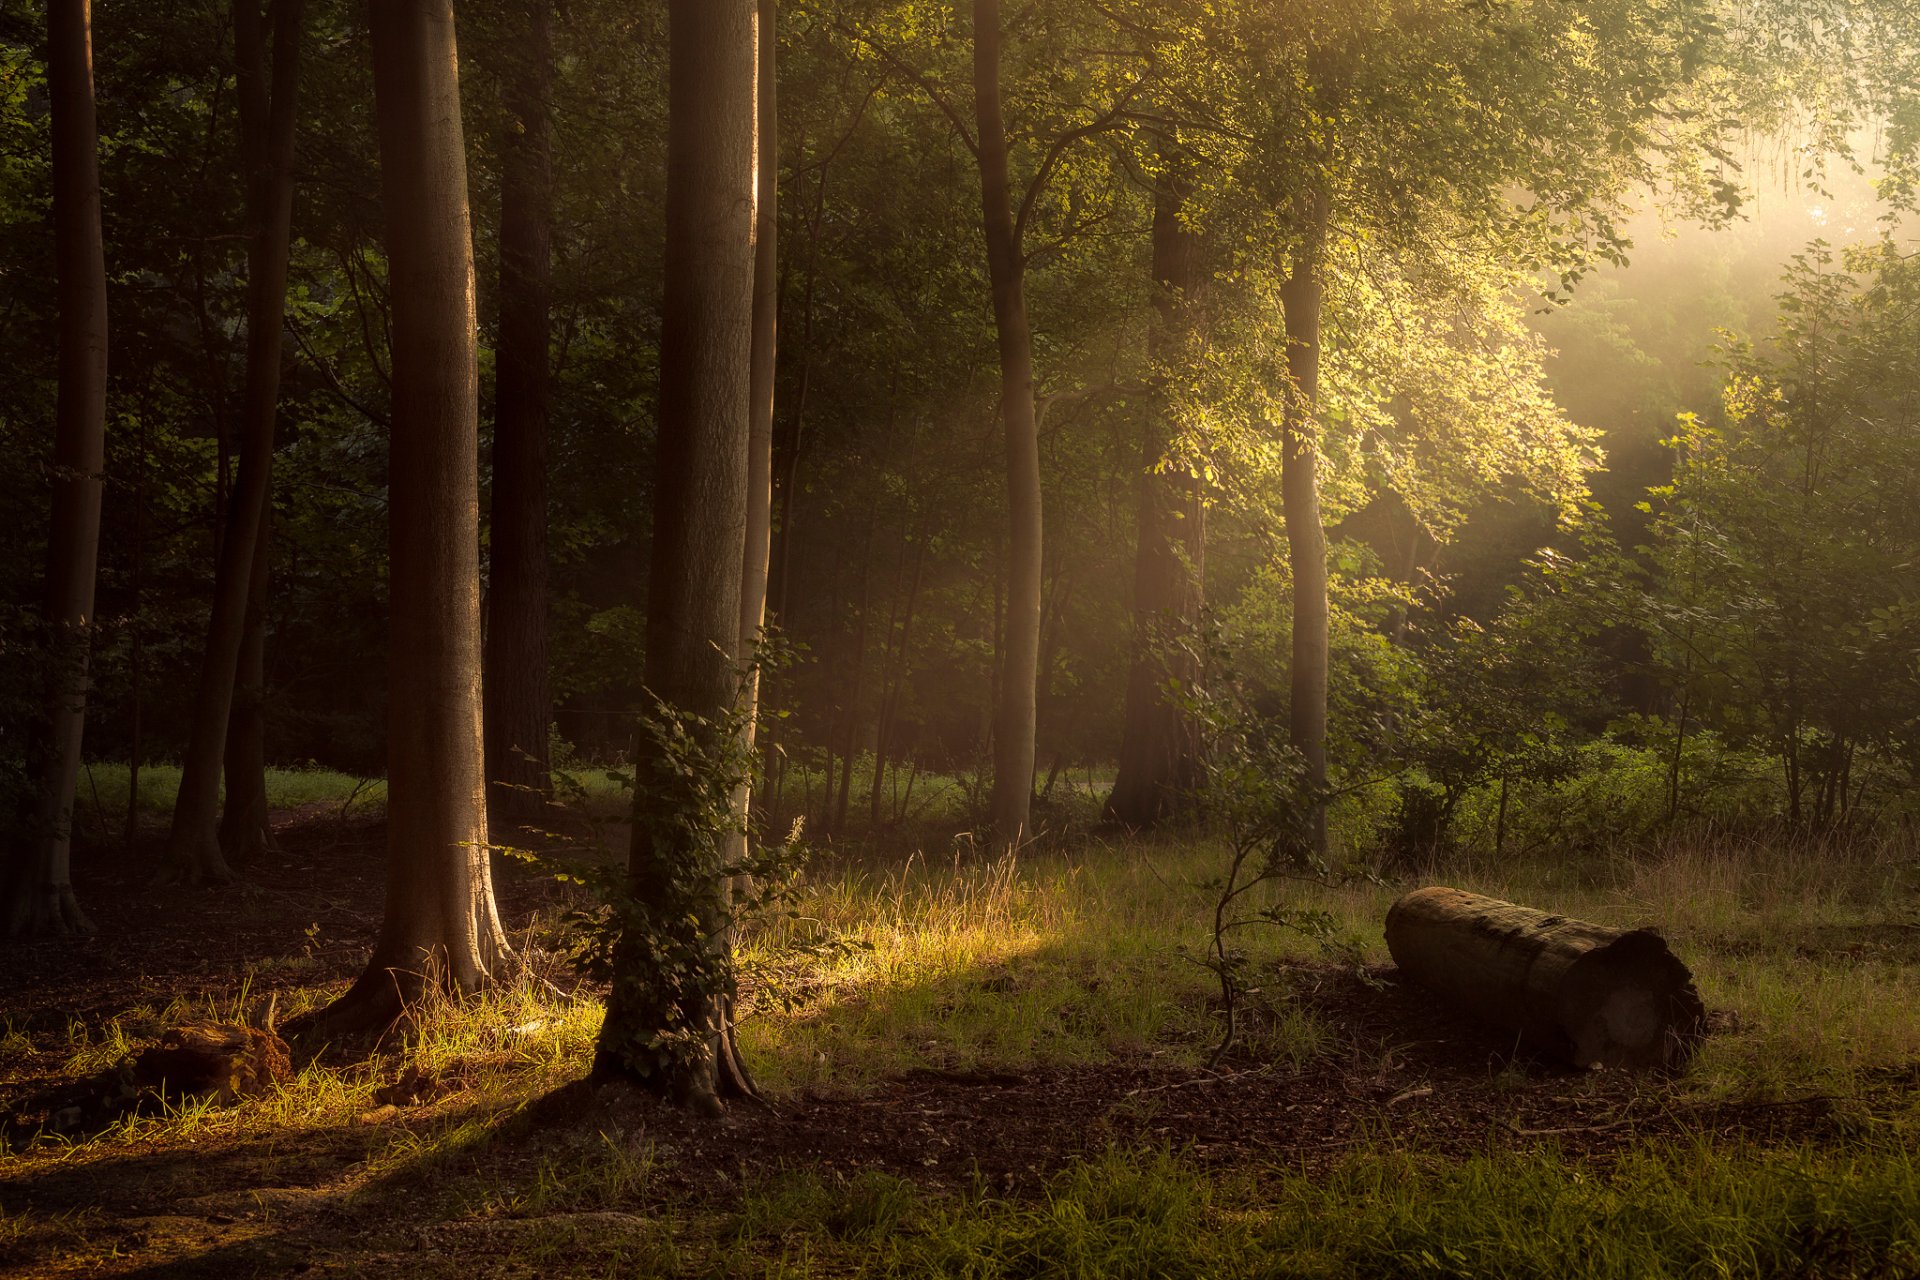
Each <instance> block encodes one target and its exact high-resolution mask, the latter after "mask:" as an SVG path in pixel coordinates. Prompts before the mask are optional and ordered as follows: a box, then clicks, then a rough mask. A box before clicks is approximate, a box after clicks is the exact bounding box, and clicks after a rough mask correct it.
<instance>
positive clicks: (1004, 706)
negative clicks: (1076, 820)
mask: <svg viewBox="0 0 1920 1280" xmlns="http://www.w3.org/2000/svg"><path fill="white" fill-rule="evenodd" d="M973 92H974V114H975V121H976V124H977V129H978V133H979V160H980V210H981V222H982V226H983V228H984V230H985V233H986V241H987V279H988V282H989V285H990V287H991V289H992V291H993V323H994V330H995V333H996V334H997V336H998V339H999V350H1000V416H1001V425H1002V428H1003V430H1004V432H1005V436H1006V465H1007V610H1006V618H1005V623H1004V628H1003V631H1002V637H1001V644H1000V663H999V666H1000V688H999V695H998V702H997V705H996V707H995V709H994V718H993V795H992V798H991V801H990V813H991V816H992V819H993V839H994V843H995V844H996V845H998V846H1000V847H1002V848H1012V847H1015V846H1017V845H1019V844H1020V843H1021V841H1023V840H1025V839H1027V838H1029V837H1030V836H1031V835H1032V834H1033V833H1032V830H1031V829H1030V824H1031V812H1032V807H1033V753H1034V727H1035V715H1036V706H1035V702H1036V699H1035V693H1036V684H1037V681H1038V679H1039V669H1040V612H1041V600H1040V596H1041V554H1040V552H1041V534H1042V530H1041V511H1040V436H1039V424H1038V422H1037V421H1036V417H1035V410H1034V400H1033V335H1032V331H1031V329H1030V328H1029V326H1028V321H1027V286H1026V264H1025V261H1024V259H1023V257H1022V254H1021V252H1020V243H1019V237H1018V235H1017V234H1016V231H1015V224H1014V216H1013V195H1012V191H1011V188H1010V186H1009V181H1008V177H1007V126H1006V120H1005V117H1004V114H1003V112H1002V110H1001V105H1000V3H999V0H974V5H973Z"/></svg>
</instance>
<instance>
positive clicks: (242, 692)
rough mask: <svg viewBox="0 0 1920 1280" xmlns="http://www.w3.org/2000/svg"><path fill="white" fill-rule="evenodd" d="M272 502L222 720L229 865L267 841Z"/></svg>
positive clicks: (254, 855) (255, 855)
mask: <svg viewBox="0 0 1920 1280" xmlns="http://www.w3.org/2000/svg"><path fill="white" fill-rule="evenodd" d="M272 528H273V503H272V502H271V501H269V502H268V503H267V506H266V509H265V510H263V511H262V512H261V513H260V530H259V532H258V534H257V535H256V536H255V537H254V543H253V575H252V578H251V580H250V582H249V584H248V586H247V623H246V633H245V635H244V636H243V637H242V638H241V641H240V663H239V667H238V669H237V670H235V672H234V677H233V711H232V713H231V714H230V715H229V716H228V719H227V765H226V774H227V799H226V807H225V808H224V809H223V810H222V812H221V817H220V851H221V852H222V853H224V854H225V855H226V858H227V862H228V864H229V865H234V866H245V865H246V864H247V863H249V862H255V861H257V860H259V859H260V858H261V857H262V856H263V855H264V854H265V853H266V852H267V850H268V848H269V847H271V845H272V843H273V832H272V829H271V827H270V826H269V824H268V812H267V743H266V728H267V726H266V696H267V670H266V667H267V652H266V651H267V593H268V586H269V579H270V576H271V570H270V567H269V560H270V559H271V556H270V546H269V544H270V542H271V534H272Z"/></svg>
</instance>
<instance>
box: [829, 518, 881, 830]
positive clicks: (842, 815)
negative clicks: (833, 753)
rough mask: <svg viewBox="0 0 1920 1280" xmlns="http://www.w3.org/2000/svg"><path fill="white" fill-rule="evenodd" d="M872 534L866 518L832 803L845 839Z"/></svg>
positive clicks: (834, 823)
mask: <svg viewBox="0 0 1920 1280" xmlns="http://www.w3.org/2000/svg"><path fill="white" fill-rule="evenodd" d="M873 530H874V520H873V516H872V515H871V513H869V515H868V517H867V546H866V550H865V551H864V552H863V553H861V556H860V620H859V621H858V622H857V623H855V624H854V629H853V671H852V673H851V674H850V675H849V676H848V677H847V683H846V701H845V703H844V704H843V706H842V708H841V712H840V792H839V796H838V798H837V799H836V800H834V802H833V820H832V821H831V822H830V823H829V824H828V829H829V830H831V831H832V832H833V833H834V834H836V835H843V834H845V832H846V829H847V801H848V798H849V796H850V795H851V794H852V791H853V759H854V755H855V753H856V752H857V750H858V749H859V729H860V694H861V693H862V692H863V688H862V681H863V679H864V677H865V676H866V673H867V614H868V611H869V610H870V609H871V607H872V603H873Z"/></svg>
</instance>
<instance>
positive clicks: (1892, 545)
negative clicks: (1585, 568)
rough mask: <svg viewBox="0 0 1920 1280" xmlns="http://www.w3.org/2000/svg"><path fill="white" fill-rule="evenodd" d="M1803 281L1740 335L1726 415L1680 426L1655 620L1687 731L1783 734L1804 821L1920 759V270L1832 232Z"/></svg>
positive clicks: (1776, 743)
mask: <svg viewBox="0 0 1920 1280" xmlns="http://www.w3.org/2000/svg"><path fill="white" fill-rule="evenodd" d="M1787 286H1788V289H1787V292H1786V293H1785V294H1784V295H1783V296H1782V299H1781V319H1780V330H1779V333H1778V335H1777V337H1776V338H1775V339H1774V340H1773V342H1772V343H1770V344H1768V347H1766V348H1761V347H1759V346H1756V345H1754V344H1751V343H1747V342H1734V343H1733V344H1732V345H1731V346H1730V348H1729V352H1728V379H1727V385H1726V393H1725V415H1724V420H1723V421H1720V422H1717V423H1716V422H1709V421H1708V420H1706V419H1703V418H1699V417H1695V416H1686V417H1684V418H1683V419H1682V422H1681V429H1680V432H1679V433H1678V434H1677V435H1676V436H1675V438H1674V440H1673V447H1674V449H1675V451H1676V454H1677V458H1676V465H1675V472H1674V478H1673V482H1672V484H1671V485H1668V486H1664V487H1661V488H1659V489H1656V490H1655V491H1654V493H1653V499H1654V502H1655V504H1657V505H1656V506H1655V509H1654V510H1655V523H1654V530H1653V532H1654V539H1655V541H1654V569H1655V581H1654V584H1653V588H1652V590H1653V598H1652V601H1651V603H1650V606H1649V608H1650V619H1649V621H1650V627H1651V630H1652V633H1653V636H1654V652H1655V660H1656V661H1657V662H1658V663H1659V664H1660V667H1661V670H1662V673H1663V675H1664V676H1665V678H1666V679H1667V680H1668V682H1669V683H1670V684H1671V686H1672V687H1673V689H1674V691H1675V696H1676V700H1677V703H1678V707H1677V718H1678V722H1679V724H1678V734H1679V735H1681V736H1682V737H1684V735H1685V734H1686V732H1687V731H1688V727H1689V720H1691V721H1692V722H1693V723H1695V724H1706V725H1709V726H1711V727H1713V728H1716V729H1718V730H1720V731H1721V732H1722V733H1724V734H1726V735H1727V736H1728V737H1729V738H1730V739H1731V740H1732V741H1734V742H1736V743H1741V744H1751V745H1753V746H1755V747H1758V748H1761V749H1764V750H1766V751H1768V752H1769V753H1771V754H1772V755H1773V756H1774V757H1775V758H1776V760H1777V761H1778V768H1779V770H1780V777H1781V780H1782V783H1783V792H1784V796H1783V799H1784V804H1783V806H1782V808H1783V810H1784V817H1785V818H1786V820H1787V821H1788V823H1790V824H1791V825H1793V826H1795V827H1808V828H1814V829H1836V828H1845V827H1848V826H1850V825H1853V824H1854V823H1856V822H1870V821H1871V820H1872V814H1873V811H1874V809H1875V807H1876V806H1877V805H1878V804H1880V803H1883V800H1882V799H1881V798H1880V797H1882V796H1884V795H1885V794H1886V793H1887V792H1889V791H1896V790H1904V789H1905V788H1906V787H1908V786H1910V785H1911V782H1912V779H1913V778H1914V776H1915V774H1914V769H1915V766H1916V765H1920V719H1916V718H1915V712H1914V708H1915V707H1916V706H1917V705H1920V630H1916V628H1915V626H1914V625H1913V624H1914V616H1913V614H1914V602H1915V600H1916V599H1920V577H1916V573H1920V522H1917V521H1916V519H1915V508H1914V504H1913V503H1912V501H1911V500H1910V498H1911V495H1912V494H1913V493H1915V492H1920V488H1916V486H1917V485H1920V451H1917V450H1916V447H1915V441H1916V436H1915V432H1914V429H1913V428H1914V423H1915V414H1916V412H1917V411H1920V369H1916V367H1915V365H1914V363H1913V360H1912V355H1911V353H1912V351H1913V349H1914V343H1915V341H1916V338H1920V332H1917V331H1916V329H1915V316H1916V314H1917V312H1916V305H1915V304H1916V302H1920V272H1917V271H1916V269H1915V267H1914V265H1913V262H1912V260H1911V259H1910V258H1908V257H1906V256H1904V255H1902V254H1901V253H1900V252H1899V251H1898V250H1896V249H1895V248H1894V246H1893V245H1892V244H1891V243H1882V244H1879V245H1875V246H1872V247H1870V248H1865V249H1861V250H1856V251H1854V252H1853V253H1851V254H1849V255H1848V257H1847V260H1846V262H1845V264H1844V269H1840V264H1836V262H1835V261H1834V258H1833V256H1832V254H1831V253H1830V252H1828V251H1827V250H1826V248H1825V247H1824V246H1821V245H1818V244H1816V246H1815V247H1814V248H1813V249H1812V250H1810V251H1809V253H1808V254H1806V255H1805V256H1803V257H1801V258H1799V259H1797V260H1796V261H1795V264H1794V266H1793V268H1792V269H1791V271H1790V272H1789V273H1788V276H1787ZM1876 793H1878V794H1876Z"/></svg>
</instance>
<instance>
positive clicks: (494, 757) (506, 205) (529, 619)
mask: <svg viewBox="0 0 1920 1280" xmlns="http://www.w3.org/2000/svg"><path fill="white" fill-rule="evenodd" d="M552 7H553V6H552V0H526V3H525V5H524V11H523V13H522V15H521V18H522V21H521V23H519V24H517V28H518V29H517V30H515V31H514V36H515V37H516V38H514V39H510V40H509V41H508V42H507V49H508V52H507V56H508V57H509V58H510V59H511V60H512V64H513V70H512V72H511V73H510V74H509V75H508V76H507V77H506V80H507V85H508V90H507V92H508V95H509V96H508V100H507V105H508V108H509V111H510V114H511V121H510V123H509V125H508V128H507V130H506V135H505V137H504V138H503V139H502V140H501V148H500V149H501V176H500V341H499V349H498V351H497V352H496V354H495V361H496V370H497V373H496V379H495V394H494V424H493V504H492V511H491V516H492V526H491V527H492V548H493V554H492V563H491V570H490V574H489V579H488V594H487V633H486V680H485V685H484V687H485V690H486V695H485V700H486V718H485V719H486V740H487V812H488V819H489V823H490V825H491V827H492V829H493V830H495V831H496V832H510V831H511V830H512V829H514V828H518V827H525V826H529V825H537V824H539V823H540V822H541V821H542V811H543V810H544V808H545V807H546V795H547V792H548V790H549V788H550V786H551V778H550V777H549V760H548V753H547V729H548V726H549V724H550V723H551V722H552V719H553V706H552V699H551V696H550V694H549V692H548V682H547V420H548V403H549V398H550V397H549V383H550V381H551V378H550V374H549V369H550V364H549V356H548V340H549V336H550V333H551V328H552V325H551V318H550V304H549V300H548V299H549V293H550V289H549V279H550V276H551V273H552V266H551V260H552V252H551V243H552V226H553V208H552V206H553V196H552V188H553V180H552V172H553V162H552V150H553V126H552V122H551V113H550V108H549V104H548V100H549V99H550V98H551V96H552V92H553V30H552Z"/></svg>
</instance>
